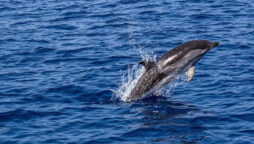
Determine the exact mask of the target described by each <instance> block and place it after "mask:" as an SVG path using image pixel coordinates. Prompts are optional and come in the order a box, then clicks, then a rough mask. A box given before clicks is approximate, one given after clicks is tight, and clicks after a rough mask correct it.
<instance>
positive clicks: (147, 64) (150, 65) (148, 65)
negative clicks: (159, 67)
mask: <svg viewBox="0 0 254 144" xmlns="http://www.w3.org/2000/svg"><path fill="white" fill-rule="evenodd" d="M139 64H141V65H143V66H144V67H145V68H146V70H149V69H150V68H151V67H153V66H155V65H156V63H155V62H154V61H144V60H142V61H141V62H139Z"/></svg>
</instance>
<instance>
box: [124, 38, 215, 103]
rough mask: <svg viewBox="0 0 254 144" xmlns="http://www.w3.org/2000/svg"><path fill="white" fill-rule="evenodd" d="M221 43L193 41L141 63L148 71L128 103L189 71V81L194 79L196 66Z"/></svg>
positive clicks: (137, 84) (141, 78)
mask: <svg viewBox="0 0 254 144" xmlns="http://www.w3.org/2000/svg"><path fill="white" fill-rule="evenodd" d="M218 45H219V42H210V41H208V40H193V41H189V42H186V43H184V44H182V45H179V46H178V47H176V48H174V49H172V50H170V51H168V52H167V53H166V54H164V55H163V56H162V57H160V58H159V59H158V60H157V61H156V62H155V61H141V62H140V63H139V64H142V65H144V66H145V68H146V71H145V73H144V74H143V75H142V76H141V77H140V79H139V80H138V82H137V83H136V85H135V87H134V88H133V89H132V91H131V93H130V96H129V97H128V98H127V101H136V100H138V99H141V98H144V97H145V96H146V95H148V94H150V93H152V92H154V91H156V90H158V89H160V88H162V87H163V86H165V85H166V84H168V83H170V82H172V81H173V80H175V79H176V78H177V77H178V76H179V75H181V74H182V73H184V72H186V71H188V81H191V80H192V79H193V76H194V73H195V64H196V63H197V62H198V61H199V60H200V59H201V58H202V56H203V55H204V54H205V53H206V52H208V51H209V50H210V49H212V48H213V47H215V46H218Z"/></svg>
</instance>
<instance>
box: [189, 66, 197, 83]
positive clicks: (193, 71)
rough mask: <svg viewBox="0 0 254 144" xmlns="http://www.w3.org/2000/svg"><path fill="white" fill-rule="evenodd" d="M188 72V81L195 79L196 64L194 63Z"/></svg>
mask: <svg viewBox="0 0 254 144" xmlns="http://www.w3.org/2000/svg"><path fill="white" fill-rule="evenodd" d="M187 74H188V79H187V81H188V82H190V81H191V80H192V79H193V77H194V74H195V65H193V66H192V67H191V68H190V69H189V70H188V72H187Z"/></svg>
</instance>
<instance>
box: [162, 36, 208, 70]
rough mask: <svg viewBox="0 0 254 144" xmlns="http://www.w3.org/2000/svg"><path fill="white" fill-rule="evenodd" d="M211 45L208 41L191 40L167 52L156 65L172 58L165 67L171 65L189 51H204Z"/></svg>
mask: <svg viewBox="0 0 254 144" xmlns="http://www.w3.org/2000/svg"><path fill="white" fill-rule="evenodd" d="M211 45H212V43H211V42H210V41H208V40H193V41H189V42H186V43H184V44H182V45H179V46H177V47H176V48H173V49H172V50H170V51H168V52H167V53H166V54H164V55H163V56H162V57H161V58H160V59H159V60H158V63H159V64H160V62H162V61H164V60H165V59H168V58H170V57H172V60H171V61H170V62H169V63H167V65H170V64H173V63H175V62H176V61H178V60H179V59H180V58H181V57H183V56H184V55H185V54H186V53H188V52H189V51H190V50H193V49H205V48H207V47H210V46H211Z"/></svg>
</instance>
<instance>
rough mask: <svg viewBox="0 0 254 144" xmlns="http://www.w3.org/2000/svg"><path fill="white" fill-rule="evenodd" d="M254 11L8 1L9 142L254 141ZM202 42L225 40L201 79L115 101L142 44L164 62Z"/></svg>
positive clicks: (5, 90) (5, 86) (2, 87)
mask: <svg viewBox="0 0 254 144" xmlns="http://www.w3.org/2000/svg"><path fill="white" fill-rule="evenodd" d="M253 12H254V4H253V2H251V1H247V0H246V1H245V0H236V1H227V0H221V1H214V0H209V1H196V0H190V1H189V0H188V1H144V0H135V1H127V0H122V1H119V0H111V1H104V0H97V1H81V0H76V1H69V0H61V1H58V0H48V1H38V0H32V1H30V0H23V1H13V0H2V1H1V3H0V83H1V84H0V143H8V144H9V143H47V144H48V143H93V144H95V143H102V144H106V143H115V144H118V143H126V144H127V143H128V144H132V143H142V144H147V143H154V144H155V143H156V144H157V143H162V144H164V143H174V144H176V143H188V144H190V143H206V144H207V143H211V144H213V143H228V144H232V143H235V144H248V143H253V141H254V24H253V22H254V13H253ZM193 39H207V40H210V41H219V42H221V45H220V46H218V47H216V48H215V49H213V50H212V51H210V52H209V53H207V54H206V55H205V56H204V58H203V59H201V61H200V62H199V63H198V64H197V65H196V74H195V77H194V80H193V81H191V82H190V83H188V82H185V81H181V82H180V83H178V86H177V87H175V89H174V92H173V93H172V94H170V95H166V94H164V95H162V96H160V97H151V98H147V99H145V100H142V101H138V102H132V103H126V102H124V101H121V100H119V99H115V98H114V93H113V92H112V90H118V88H119V87H120V86H121V76H122V75H123V74H122V73H124V72H126V71H127V70H128V68H130V67H131V66H133V65H137V64H138V62H139V61H140V60H141V59H142V58H141V56H140V53H139V51H138V49H139V47H143V50H144V52H148V53H155V54H156V55H157V56H161V55H162V54H164V53H165V52H167V51H168V50H170V49H172V48H174V47H176V46H177V45H179V44H182V43H184V42H187V41H189V40H193ZM120 71H121V72H120Z"/></svg>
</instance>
